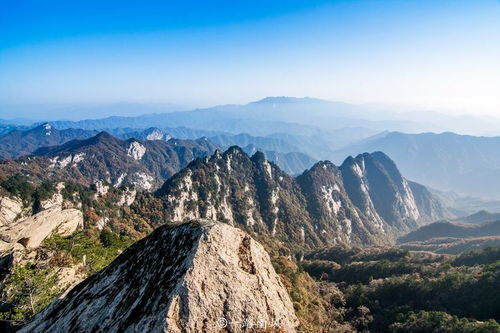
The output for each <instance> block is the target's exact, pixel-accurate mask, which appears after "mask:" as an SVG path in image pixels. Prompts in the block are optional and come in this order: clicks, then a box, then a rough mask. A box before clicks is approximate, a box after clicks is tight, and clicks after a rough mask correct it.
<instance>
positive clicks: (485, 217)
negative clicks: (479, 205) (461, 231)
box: [454, 210, 500, 224]
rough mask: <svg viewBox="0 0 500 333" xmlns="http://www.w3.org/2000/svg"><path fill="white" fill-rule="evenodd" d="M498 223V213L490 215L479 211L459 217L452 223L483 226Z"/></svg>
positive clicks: (499, 219) (484, 211) (499, 214)
mask: <svg viewBox="0 0 500 333" xmlns="http://www.w3.org/2000/svg"><path fill="white" fill-rule="evenodd" d="M495 221H500V213H490V212H488V211H486V210H481V211H479V212H477V213H474V214H472V215H469V216H465V217H460V218H458V219H456V220H454V222H462V223H471V224H485V223H490V222H495Z"/></svg>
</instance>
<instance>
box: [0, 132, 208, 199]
mask: <svg viewBox="0 0 500 333" xmlns="http://www.w3.org/2000/svg"><path fill="white" fill-rule="evenodd" d="M216 148H217V147H216V146H215V145H214V144H213V143H211V142H210V141H208V140H206V139H198V140H178V139H170V140H169V141H160V140H154V141H141V140H136V139H128V140H120V139H117V138H115V137H113V136H112V135H110V134H108V133H106V132H101V133H99V134H98V135H96V136H93V137H91V138H89V139H85V140H72V141H69V142H66V143H65V144H63V145H59V146H51V147H43V148H39V149H37V150H36V151H35V152H34V153H33V155H32V156H24V157H20V158H18V159H10V160H9V159H7V160H1V162H0V174H3V177H4V178H5V177H6V176H8V175H13V174H16V173H23V174H27V175H31V176H35V177H37V178H40V179H62V180H72V181H77V182H80V183H82V184H86V185H91V184H95V183H96V182H104V183H107V184H109V185H112V186H115V187H118V186H121V185H122V184H123V185H124V184H134V185H135V186H136V187H138V188H140V189H144V190H152V189H154V188H156V187H158V186H160V185H161V184H163V182H164V181H165V180H166V179H168V178H169V177H170V176H172V175H173V174H174V173H176V172H177V171H179V170H180V169H181V168H183V167H184V166H186V165H187V164H188V163H189V162H191V161H192V160H193V159H195V158H198V157H203V156H206V155H210V154H212V153H213V152H214V151H215V149H216Z"/></svg>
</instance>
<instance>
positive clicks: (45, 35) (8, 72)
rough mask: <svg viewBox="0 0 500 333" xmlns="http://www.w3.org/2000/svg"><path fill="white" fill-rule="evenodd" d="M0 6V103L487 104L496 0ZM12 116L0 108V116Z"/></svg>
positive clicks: (496, 103) (491, 90) (497, 29)
mask: <svg viewBox="0 0 500 333" xmlns="http://www.w3.org/2000/svg"><path fill="white" fill-rule="evenodd" d="M1 6H2V8H1V10H0V31H1V33H0V104H2V105H25V104H44V103H45V104H58V103H60V104H75V105H77V104H82V103H83V104H85V103H97V104H99V103H101V104H106V103H122V102H148V103H150V102H152V103H173V104H176V105H184V106H208V105H212V104H224V103H244V102H247V101H251V100H255V99H260V98H262V97H265V96H276V95H279V96H281V95H289V96H314V97H319V98H325V99H331V100H341V101H347V102H354V103H374V104H382V105H390V106H392V107H403V108H425V109H436V110H444V111H446V112H458V113H463V112H469V113H477V114H496V113H500V99H499V98H498V97H497V95H498V87H499V86H500V2H499V1H497V0H474V1H472V0H469V1H464V0H440V1H432V0H406V1H390V0H388V1H383V0H379V1H377V0H365V1H361V0H359V1H356V0H351V1H314V0H305V1H235V0H233V1H209V0H205V1H189V0H188V1H150V0H143V1H92V0H90V1H78V0H72V1H67V0H66V1H50V0H45V1H30V0H23V1H9V2H7V1H4V2H2V4H1ZM12 116H15V115H12V114H9V111H8V108H5V107H3V108H0V118H2V117H3V118H9V117H12ZM21 116H25V115H21Z"/></svg>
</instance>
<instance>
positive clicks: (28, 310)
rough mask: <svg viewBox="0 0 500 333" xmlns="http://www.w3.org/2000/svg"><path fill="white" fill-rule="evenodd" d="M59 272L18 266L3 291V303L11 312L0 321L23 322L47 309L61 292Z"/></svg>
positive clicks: (3, 315)
mask: <svg viewBox="0 0 500 333" xmlns="http://www.w3.org/2000/svg"><path fill="white" fill-rule="evenodd" d="M57 281H58V278H57V272H56V271H54V270H51V269H49V268H39V267H36V266H35V265H24V266H18V267H16V268H15V269H14V271H13V272H12V274H11V275H10V276H9V278H8V280H7V283H6V284H5V286H4V288H3V290H2V301H3V302H4V303H7V304H9V305H10V306H9V310H8V311H6V312H0V319H2V320H10V321H14V322H17V321H19V322H23V321H26V320H27V319H29V318H30V317H31V316H33V315H34V314H35V313H37V312H38V311H40V310H42V309H43V308H45V307H46V306H47V305H48V304H49V303H50V302H52V300H53V299H54V298H55V297H56V296H57V295H58V294H59V293H60V292H61V290H60V289H59V288H58V286H57Z"/></svg>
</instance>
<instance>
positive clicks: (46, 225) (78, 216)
mask: <svg viewBox="0 0 500 333" xmlns="http://www.w3.org/2000/svg"><path fill="white" fill-rule="evenodd" d="M80 227H83V214H82V212H81V211H80V210H78V209H64V210H61V208H60V207H59V206H57V207H52V208H49V209H46V210H44V211H41V212H40V213H38V214H35V215H33V216H30V217H28V218H27V219H24V220H20V221H16V223H14V224H13V225H10V226H8V227H6V226H2V227H0V238H1V239H2V240H3V241H5V242H8V243H16V242H20V243H22V244H23V245H24V246H25V247H27V248H36V247H38V246H40V244H41V243H42V241H43V240H44V239H45V238H47V237H49V236H50V235H52V234H53V233H58V234H60V235H62V236H68V235H70V234H72V233H73V232H75V231H76V230H77V229H78V228H80Z"/></svg>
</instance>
